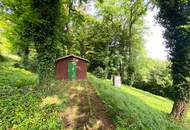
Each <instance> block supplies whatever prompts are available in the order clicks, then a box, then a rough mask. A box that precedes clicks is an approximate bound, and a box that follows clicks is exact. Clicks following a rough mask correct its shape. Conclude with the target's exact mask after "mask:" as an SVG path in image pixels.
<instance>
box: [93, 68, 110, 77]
mask: <svg viewBox="0 0 190 130" xmlns="http://www.w3.org/2000/svg"><path fill="white" fill-rule="evenodd" d="M93 74H94V75H96V77H98V78H104V79H105V78H106V77H107V76H106V71H105V70H104V69H103V68H102V67H100V66H99V67H97V68H95V70H94V71H93Z"/></svg>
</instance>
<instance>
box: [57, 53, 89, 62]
mask: <svg viewBox="0 0 190 130" xmlns="http://www.w3.org/2000/svg"><path fill="white" fill-rule="evenodd" d="M69 57H74V58H77V59H80V60H83V61H86V62H89V61H88V60H87V59H85V58H82V57H79V56H76V55H73V54H71V55H67V56H63V57H60V58H58V59H56V62H57V61H59V60H62V59H66V58H69Z"/></svg>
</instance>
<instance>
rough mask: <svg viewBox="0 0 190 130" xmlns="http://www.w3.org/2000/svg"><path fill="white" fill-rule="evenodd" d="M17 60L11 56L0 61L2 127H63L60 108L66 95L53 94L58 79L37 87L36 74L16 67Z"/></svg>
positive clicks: (21, 128) (24, 128) (0, 117)
mask: <svg viewBox="0 0 190 130" xmlns="http://www.w3.org/2000/svg"><path fill="white" fill-rule="evenodd" d="M16 62H17V59H14V58H11V57H9V58H7V57H5V61H3V62H0V130H1V129H2V130H3V129H7V128H14V129H16V130H17V129H18V130H26V129H29V130H30V129H38V130H40V129H61V127H62V123H61V122H60V121H59V118H58V112H59V110H60V108H61V107H63V105H64V104H65V100H66V99H65V96H64V94H62V95H58V96H59V97H60V99H61V101H60V100H58V98H57V96H56V95H53V94H52V92H53V89H52V88H54V86H57V85H58V84H59V83H54V84H52V85H51V86H44V87H45V89H43V87H42V86H40V88H39V87H38V88H36V85H35V83H36V80H37V76H36V74H34V73H31V72H29V71H27V70H24V69H20V68H14V67H13V64H14V63H16ZM47 87H48V88H49V89H47Z"/></svg>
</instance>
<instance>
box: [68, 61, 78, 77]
mask: <svg viewBox="0 0 190 130" xmlns="http://www.w3.org/2000/svg"><path fill="white" fill-rule="evenodd" d="M68 79H69V80H76V62H74V61H69V62H68Z"/></svg>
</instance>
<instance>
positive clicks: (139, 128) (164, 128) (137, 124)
mask: <svg viewBox="0 0 190 130" xmlns="http://www.w3.org/2000/svg"><path fill="white" fill-rule="evenodd" d="M89 80H90V81H91V83H92V85H93V86H94V88H95V90H96V92H97V94H98V95H99V96H100V98H101V99H102V100H103V102H104V103H105V105H106V106H107V109H108V111H109V113H110V114H111V116H112V119H113V120H114V122H115V123H116V125H117V129H118V130H185V128H184V127H183V126H182V124H180V123H178V122H175V121H173V120H172V119H170V118H169V117H168V115H167V113H165V112H163V111H161V110H160V109H159V107H167V106H162V104H161V102H162V103H165V102H166V103H165V104H167V103H169V105H170V104H171V103H170V102H169V101H167V100H164V98H161V97H160V100H161V99H163V101H161V102H160V104H157V107H158V106H159V107H158V109H157V108H156V106H154V107H153V106H151V105H148V104H149V101H148V100H150V103H151V100H152V101H154V100H155V97H154V95H152V94H150V93H147V92H144V91H141V92H139V90H138V89H134V88H131V87H128V86H122V87H121V88H116V87H113V86H112V84H111V82H110V81H107V80H102V79H98V78H96V77H94V76H92V75H89ZM125 88H127V89H125ZM128 91H131V93H130V92H128ZM138 94H142V95H141V96H136V95H138ZM147 94H148V96H150V99H146V98H145V99H143V98H144V97H146V95H147ZM143 96H144V97H143ZM157 97H159V96H157ZM145 100H147V101H146V102H144V101H145ZM155 101H156V100H155ZM162 109H168V108H162Z"/></svg>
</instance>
